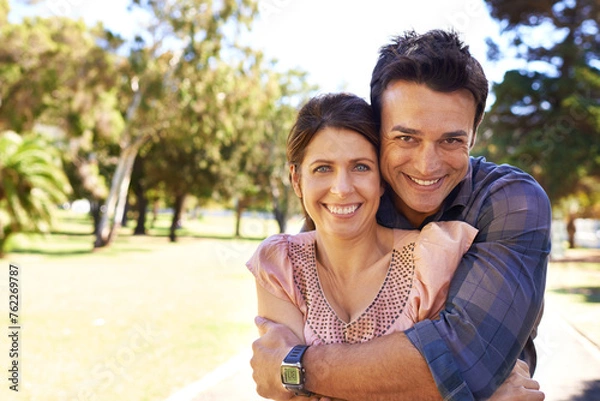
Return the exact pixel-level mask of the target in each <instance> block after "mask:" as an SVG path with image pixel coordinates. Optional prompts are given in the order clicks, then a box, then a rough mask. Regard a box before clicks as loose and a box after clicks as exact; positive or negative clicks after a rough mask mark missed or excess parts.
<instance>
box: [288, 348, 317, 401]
mask: <svg viewBox="0 0 600 401" xmlns="http://www.w3.org/2000/svg"><path fill="white" fill-rule="evenodd" d="M307 349H308V346H307V345H296V346H295V347H293V348H292V349H291V350H290V352H289V353H288V354H287V355H286V357H285V358H284V359H283V362H282V363H281V383H282V384H283V386H284V387H285V388H286V389H287V390H289V391H291V392H293V393H294V394H295V395H297V396H305V397H310V396H312V395H313V393H311V392H310V391H308V390H307V389H306V388H305V382H306V369H305V368H304V366H303V364H302V357H303V355H304V353H305V352H306V350H307Z"/></svg>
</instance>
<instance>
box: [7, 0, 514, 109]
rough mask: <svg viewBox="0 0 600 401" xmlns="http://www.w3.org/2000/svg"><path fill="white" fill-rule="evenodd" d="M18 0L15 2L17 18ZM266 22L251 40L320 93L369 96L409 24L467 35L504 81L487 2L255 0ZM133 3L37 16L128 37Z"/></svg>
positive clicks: (77, 2) (61, 2)
mask: <svg viewBox="0 0 600 401" xmlns="http://www.w3.org/2000/svg"><path fill="white" fill-rule="evenodd" d="M17 1H18V0H10V4H11V5H12V8H13V12H12V14H11V15H12V16H13V20H14V19H16V18H18V17H19V15H20V10H18V9H17V7H16V3H17ZM258 1H259V7H260V8H261V11H262V12H261V15H262V17H261V19H260V20H258V21H256V23H255V27H254V29H253V31H252V32H251V34H250V35H251V36H250V37H249V38H248V41H249V43H251V44H252V46H254V47H256V48H260V49H263V50H264V51H265V53H266V54H267V56H268V57H270V58H276V59H278V60H279V63H278V65H279V66H280V67H281V68H294V67H298V68H300V69H302V70H305V71H308V72H309V79H310V81H311V82H312V83H316V84H318V85H319V86H320V88H321V89H322V91H324V92H327V91H339V90H347V91H350V92H353V93H356V94H358V95H359V96H362V97H364V98H365V99H367V100H368V97H369V96H368V95H369V80H370V76H371V71H372V69H373V66H374V65H375V61H376V59H377V51H378V49H379V47H381V46H382V45H383V44H385V43H387V42H388V41H389V38H390V37H391V36H393V35H395V34H399V33H401V32H403V31H404V30H406V29H415V30H416V31H417V32H424V31H426V30H429V29H433V28H449V27H453V28H454V29H456V30H457V31H458V32H460V33H461V34H462V35H463V40H464V41H465V42H466V43H467V44H469V46H470V48H471V51H472V53H473V54H474V55H475V56H476V57H477V59H478V60H479V61H480V62H481V63H482V65H483V67H484V69H485V70H486V73H487V74H488V78H489V79H490V80H493V81H500V80H501V79H502V76H503V74H504V70H505V69H506V68H508V64H507V63H508V60H507V61H506V62H502V63H497V64H491V63H489V62H487V60H486V56H485V54H486V50H487V48H486V45H485V38H486V37H488V36H493V37H497V35H498V27H497V25H496V23H495V22H494V21H492V20H491V19H490V17H489V15H488V12H487V9H486V7H485V5H484V2H483V0H419V1H390V0H355V1H352V0H345V1H344V0H258ZM128 3H129V1H128V0H103V1H97V0H46V1H45V2H44V3H42V5H40V6H38V7H37V11H35V12H36V13H38V14H45V15H51V14H56V15H63V16H70V17H73V18H78V17H83V18H84V19H85V21H86V22H87V23H88V24H92V23H94V22H95V21H98V20H101V21H103V22H104V24H105V26H107V27H108V28H110V29H112V30H115V31H119V32H121V33H122V34H124V35H125V36H127V35H131V33H132V32H133V29H135V23H132V22H133V21H132V17H131V16H130V15H128V14H127V10H126V6H127V4H128Z"/></svg>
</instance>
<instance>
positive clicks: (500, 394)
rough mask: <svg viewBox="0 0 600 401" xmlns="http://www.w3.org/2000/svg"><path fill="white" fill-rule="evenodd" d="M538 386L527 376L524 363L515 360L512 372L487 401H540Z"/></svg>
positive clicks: (542, 397) (541, 395)
mask: <svg viewBox="0 0 600 401" xmlns="http://www.w3.org/2000/svg"><path fill="white" fill-rule="evenodd" d="M544 398H545V395H544V393H543V392H542V391H540V384H539V383H538V382H537V381H536V380H533V379H532V378H531V377H530V374H529V366H527V363H526V362H525V361H522V360H520V359H518V360H517V364H516V365H515V367H514V368H513V370H512V372H511V373H510V375H509V376H508V378H507V379H506V381H504V383H502V385H501V386H500V387H499V388H498V390H496V392H495V393H494V394H493V395H492V397H491V398H490V399H489V400H488V401H542V400H543V399H544Z"/></svg>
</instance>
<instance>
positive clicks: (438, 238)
mask: <svg viewBox="0 0 600 401" xmlns="http://www.w3.org/2000/svg"><path fill="white" fill-rule="evenodd" d="M477 231H478V230H477V229H476V228H475V227H473V226H471V225H469V224H467V223H465V222H462V221H447V222H437V223H429V224H427V225H426V226H425V227H423V229H422V230H421V232H420V233H419V236H418V238H417V240H416V242H415V251H414V261H415V281H414V284H413V286H414V290H415V297H414V299H413V300H412V302H411V304H412V308H413V312H412V314H413V321H415V322H416V321H421V320H425V319H435V318H437V316H438V315H439V313H440V311H441V310H442V308H443V306H444V304H445V302H446V297H447V296H448V287H450V280H451V279H452V276H453V275H454V272H455V270H456V268H457V266H458V264H459V262H460V260H461V259H462V257H463V255H464V254H465V253H466V252H467V250H468V249H469V247H470V246H471V244H472V243H473V240H474V239H475V236H476V235H477Z"/></svg>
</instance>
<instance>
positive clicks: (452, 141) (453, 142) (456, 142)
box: [444, 138, 464, 145]
mask: <svg viewBox="0 0 600 401" xmlns="http://www.w3.org/2000/svg"><path fill="white" fill-rule="evenodd" d="M444 142H445V143H447V144H449V145H459V144H462V143H464V141H463V140H462V139H461V138H448V139H446V140H445V141H444Z"/></svg>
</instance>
